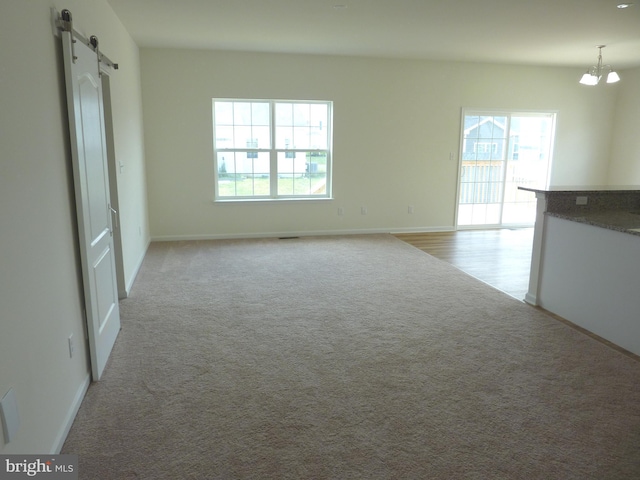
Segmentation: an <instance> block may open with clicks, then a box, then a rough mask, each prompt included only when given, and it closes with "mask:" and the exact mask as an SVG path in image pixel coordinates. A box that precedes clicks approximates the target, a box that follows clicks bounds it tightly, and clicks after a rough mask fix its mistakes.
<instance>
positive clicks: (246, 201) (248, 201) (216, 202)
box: [213, 197, 334, 205]
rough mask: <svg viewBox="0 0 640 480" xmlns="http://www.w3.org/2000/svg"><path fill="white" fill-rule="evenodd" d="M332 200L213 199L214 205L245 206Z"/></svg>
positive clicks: (323, 198)
mask: <svg viewBox="0 0 640 480" xmlns="http://www.w3.org/2000/svg"><path fill="white" fill-rule="evenodd" d="M332 200H334V199H333V197H322V198H242V199H239V198H230V199H228V200H227V199H215V200H214V201H213V204H214V205H247V204H252V205H255V204H259V203H264V204H275V203H300V202H303V203H307V202H311V203H313V202H330V201H332Z"/></svg>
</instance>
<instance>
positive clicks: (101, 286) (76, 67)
mask: <svg viewBox="0 0 640 480" xmlns="http://www.w3.org/2000/svg"><path fill="white" fill-rule="evenodd" d="M62 48H63V52H64V67H65V68H64V69H65V78H66V89H67V107H68V111H69V130H70V136H71V154H72V162H73V179H74V187H75V197H76V210H77V218H78V234H79V241H80V256H81V263H82V279H83V285H84V297H85V308H86V316H87V327H88V328H87V330H88V334H89V350H90V354H91V371H92V376H93V380H94V381H97V380H99V379H100V377H101V376H102V372H103V370H104V367H105V365H106V363H107V360H108V359H109V354H110V353H111V350H112V348H113V345H114V343H115V341H116V337H117V336H118V332H119V331H120V311H119V307H118V287H117V279H116V268H115V257H114V255H115V254H114V248H113V231H112V220H113V219H112V214H113V213H114V212H113V210H112V209H111V204H110V202H109V173H108V163H107V151H106V140H105V129H104V109H103V103H102V101H103V97H102V83H101V80H100V72H99V65H98V54H97V52H96V50H95V49H94V48H93V47H91V46H88V45H86V44H85V43H84V42H82V41H80V40H75V39H74V33H73V31H63V32H62Z"/></svg>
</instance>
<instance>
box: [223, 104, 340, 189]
mask: <svg viewBox="0 0 640 480" xmlns="http://www.w3.org/2000/svg"><path fill="white" fill-rule="evenodd" d="M331 119H332V102H319V101H285V100H233V99H213V139H214V140H213V151H214V163H215V198H216V200H249V199H267V200H268V199H287V198H288V199H299V198H329V197H330V195H331Z"/></svg>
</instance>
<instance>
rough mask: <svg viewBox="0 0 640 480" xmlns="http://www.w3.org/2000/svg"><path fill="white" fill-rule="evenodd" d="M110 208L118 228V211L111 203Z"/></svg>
mask: <svg viewBox="0 0 640 480" xmlns="http://www.w3.org/2000/svg"><path fill="white" fill-rule="evenodd" d="M109 210H111V215H112V216H113V218H115V221H116V228H118V211H117V210H115V209H114V208H113V207H112V206H111V205H109Z"/></svg>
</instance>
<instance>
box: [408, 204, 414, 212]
mask: <svg viewBox="0 0 640 480" xmlns="http://www.w3.org/2000/svg"><path fill="white" fill-rule="evenodd" d="M407 212H408V213H410V214H413V205H409V207H408V208H407Z"/></svg>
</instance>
